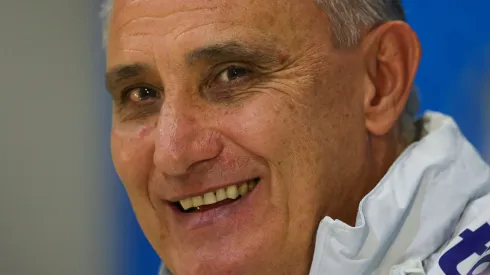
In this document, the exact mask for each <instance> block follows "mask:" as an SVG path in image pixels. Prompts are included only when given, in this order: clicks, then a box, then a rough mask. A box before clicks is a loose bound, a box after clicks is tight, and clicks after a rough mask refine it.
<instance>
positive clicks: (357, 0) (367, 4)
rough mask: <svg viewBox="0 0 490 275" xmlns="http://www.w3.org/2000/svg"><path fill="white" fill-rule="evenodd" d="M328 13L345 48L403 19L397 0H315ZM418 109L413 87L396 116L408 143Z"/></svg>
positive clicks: (105, 10) (106, 12) (108, 5)
mask: <svg viewBox="0 0 490 275" xmlns="http://www.w3.org/2000/svg"><path fill="white" fill-rule="evenodd" d="M315 2H316V3H317V4H318V5H319V6H320V7H322V8H323V9H324V10H325V12H326V13H327V14H328V16H329V19H330V21H331V24H332V35H333V41H334V42H333V43H334V45H336V46H337V47H341V48H348V47H351V46H354V45H356V44H357V43H358V42H359V40H360V39H361V32H362V31H363V30H364V29H368V28H372V27H374V26H376V25H378V24H381V23H383V22H387V21H393V20H401V21H405V20H406V19H405V13H404V11H403V7H402V4H401V2H400V0H315ZM112 6H113V0H105V2H104V3H103V4H102V10H101V14H100V15H101V18H102V19H103V22H104V46H105V45H106V44H107V38H108V34H109V27H110V26H109V21H110V20H109V19H110V16H111V11H112ZM418 109H419V98H418V93H417V89H416V88H415V87H413V88H412V91H411V92H410V95H409V97H408V101H407V104H406V106H405V109H404V111H403V113H402V115H401V117H400V124H401V129H402V134H403V136H404V137H405V139H406V140H408V141H409V142H411V141H413V139H414V137H415V136H416V128H415V126H414V120H415V116H416V114H417V112H418Z"/></svg>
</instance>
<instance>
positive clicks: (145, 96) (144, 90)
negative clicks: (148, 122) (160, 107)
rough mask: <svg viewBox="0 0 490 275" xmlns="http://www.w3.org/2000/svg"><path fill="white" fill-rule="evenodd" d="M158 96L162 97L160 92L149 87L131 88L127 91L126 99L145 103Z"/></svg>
mask: <svg viewBox="0 0 490 275" xmlns="http://www.w3.org/2000/svg"><path fill="white" fill-rule="evenodd" d="M158 98H160V93H159V92H158V91H157V90H156V89H152V88H149V87H137V88H131V89H129V90H127V91H126V93H125V99H126V100H129V101H131V102H133V103H143V102H144V101H151V100H153V99H158Z"/></svg>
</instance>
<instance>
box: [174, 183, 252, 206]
mask: <svg viewBox="0 0 490 275" xmlns="http://www.w3.org/2000/svg"><path fill="white" fill-rule="evenodd" d="M259 182H260V178H255V179H251V180H248V181H244V182H241V183H237V184H235V185H230V186H228V187H225V188H220V189H217V190H214V191H210V192H208V193H206V194H204V195H202V196H195V197H191V198H186V199H183V200H180V201H178V202H173V203H172V204H173V205H175V206H176V207H177V209H179V210H180V211H181V212H183V213H193V212H203V211H206V210H210V209H213V208H216V207H220V206H222V205H226V204H230V203H233V202H235V201H238V200H239V199H241V198H243V197H245V196H246V195H247V194H248V193H249V192H250V191H252V190H253V189H254V188H255V186H256V185H257V184H258V183H259Z"/></svg>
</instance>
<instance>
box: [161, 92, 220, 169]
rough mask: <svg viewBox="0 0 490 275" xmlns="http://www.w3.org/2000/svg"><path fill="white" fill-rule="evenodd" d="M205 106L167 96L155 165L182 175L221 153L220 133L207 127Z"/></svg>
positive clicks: (162, 114)
mask: <svg viewBox="0 0 490 275" xmlns="http://www.w3.org/2000/svg"><path fill="white" fill-rule="evenodd" d="M202 112H203V111H202V108H197V107H195V106H191V104H186V103H185V102H184V101H183V100H182V98H179V97H173V98H168V100H166V102H165V104H164V105H163V106H162V110H161V112H160V117H159V121H158V125H157V131H156V135H155V153H154V162H155V166H156V168H157V169H158V170H160V171H161V172H163V173H165V174H168V175H183V174H185V173H186V172H187V171H188V170H189V168H190V167H191V166H192V165H193V164H195V163H198V162H202V161H205V160H209V159H212V158H214V157H216V156H218V155H219V154H220V152H221V150H222V144H221V141H220V138H219V135H218V134H217V133H216V132H214V131H213V130H212V129H210V128H209V127H206V123H205V121H203V120H202V118H203V117H204V116H203V114H201V113H202Z"/></svg>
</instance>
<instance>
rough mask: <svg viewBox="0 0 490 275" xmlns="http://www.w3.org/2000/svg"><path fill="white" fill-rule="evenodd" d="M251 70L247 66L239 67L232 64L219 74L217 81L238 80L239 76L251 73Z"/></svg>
mask: <svg viewBox="0 0 490 275" xmlns="http://www.w3.org/2000/svg"><path fill="white" fill-rule="evenodd" d="M250 72H251V71H250V70H249V69H247V68H243V67H239V66H230V67H228V68H226V69H224V70H223V71H221V72H220V73H219V74H218V77H217V79H216V80H217V81H218V82H224V83H228V82H232V81H237V80H238V79H239V78H243V77H246V76H248V75H249V74H250Z"/></svg>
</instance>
